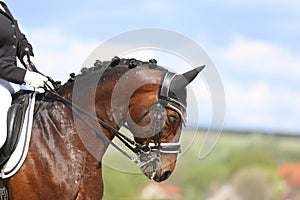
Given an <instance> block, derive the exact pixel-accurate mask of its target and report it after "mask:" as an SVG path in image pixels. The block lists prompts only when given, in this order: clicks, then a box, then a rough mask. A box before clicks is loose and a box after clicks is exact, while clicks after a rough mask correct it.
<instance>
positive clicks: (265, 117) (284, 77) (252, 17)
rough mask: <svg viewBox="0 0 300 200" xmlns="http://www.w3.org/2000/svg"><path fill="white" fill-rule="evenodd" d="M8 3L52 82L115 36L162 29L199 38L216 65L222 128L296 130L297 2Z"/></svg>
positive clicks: (299, 114)
mask: <svg viewBox="0 0 300 200" xmlns="http://www.w3.org/2000/svg"><path fill="white" fill-rule="evenodd" d="M6 3H7V4H8V5H9V7H10V9H11V11H12V12H13V13H14V15H15V17H16V18H17V19H18V21H19V24H20V26H21V28H22V30H23V32H25V34H26V35H27V37H28V39H29V40H30V41H31V43H32V45H33V46H34V48H35V54H36V63H37V65H38V67H39V69H40V70H41V71H43V72H45V73H47V74H49V75H51V76H53V77H54V78H56V79H59V80H65V79H66V77H67V75H68V74H69V73H70V72H73V71H75V72H77V71H78V70H79V69H80V67H81V64H82V63H83V61H84V59H85V58H86V57H87V56H88V55H89V54H90V53H91V52H92V51H93V50H94V49H95V48H96V47H97V46H98V45H100V44H101V43H102V42H104V41H106V40H108V39H110V38H111V37H113V36H116V35H118V34H120V33H123V32H126V31H131V30H134V29H138V28H145V27H155V28H162V29H168V30H172V31H176V32H178V33H180V34H183V35H185V36H187V37H189V38H190V39H192V40H194V41H195V42H197V43H198V44H199V45H200V46H201V47H202V48H203V49H204V50H205V51H206V53H207V54H208V55H209V56H210V58H211V59H212V61H213V62H214V64H215V66H216V68H217V70H218V72H219V73H220V76H221V78H222V80H223V84H224V90H225V95H226V119H225V123H224V127H225V128H239V129H255V130H264V131H284V132H294V133H300V123H299V119H300V106H299V102H300V87H299V86H300V56H299V55H300V26H299V24H300V12H299V11H300V10H299V8H300V2H299V1H297V0H285V1H271V0H260V1H258V0H253V1H238V0H218V1H217V0H211V1H196V0H194V1H189V0H188V1H179V0H160V1H159V0H139V1H138V0H134V1H109V0H105V1H101V0H87V1H84V2H83V1H79V0H74V1H57V0H52V1H37V0H26V1H17V0H9V1H6ZM146 53H147V52H144V54H143V55H145V54H146ZM194 87H197V86H194ZM201 91H202V90H201ZM204 93H205V91H203V96H204V97H203V98H208V99H209V94H204ZM203 103H207V100H205V101H203ZM199 104H200V105H201V106H202V104H201V103H199ZM201 106H200V108H199V109H201V108H202V107H201ZM203 107H204V108H203V110H200V111H199V112H200V113H202V115H201V116H200V118H201V119H200V121H201V123H200V124H201V125H203V126H207V125H209V123H210V117H209V116H207V115H209V113H210V111H209V110H205V109H206V108H205V107H206V106H203ZM206 114H207V115H206Z"/></svg>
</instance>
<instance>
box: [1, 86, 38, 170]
mask: <svg viewBox="0 0 300 200" xmlns="http://www.w3.org/2000/svg"><path fill="white" fill-rule="evenodd" d="M32 93H33V91H29V90H20V91H19V92H17V93H15V94H13V96H12V97H13V100H12V105H11V106H10V108H9V109H8V113H7V139H6V142H5V143H4V145H3V147H2V148H1V149H0V169H2V168H3V166H4V165H5V163H6V162H7V161H8V160H9V158H10V156H11V155H12V153H13V152H14V150H15V149H16V146H17V144H18V141H19V138H20V134H21V130H22V127H23V122H24V117H25V113H26V109H27V107H28V104H29V101H30V96H31V94H32Z"/></svg>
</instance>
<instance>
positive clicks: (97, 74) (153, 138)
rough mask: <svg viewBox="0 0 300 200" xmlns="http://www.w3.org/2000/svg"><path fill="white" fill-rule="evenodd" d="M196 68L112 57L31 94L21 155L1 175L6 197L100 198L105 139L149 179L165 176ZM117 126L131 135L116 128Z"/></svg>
mask: <svg viewBox="0 0 300 200" xmlns="http://www.w3.org/2000/svg"><path fill="white" fill-rule="evenodd" d="M202 69H203V67H198V68H195V69H193V70H191V71H189V72H186V73H184V74H179V75H178V74H175V73H172V72H169V71H168V70H166V69H164V68H163V67H161V66H158V65H157V64H156V62H154V61H153V60H151V61H150V62H142V61H139V60H135V59H119V58H117V59H116V58H114V59H113V60H112V61H110V62H100V61H97V62H96V63H95V66H94V67H91V68H88V69H86V68H84V69H82V71H81V74H78V75H77V76H72V78H70V80H69V81H67V83H65V84H64V85H62V86H61V87H60V88H59V89H58V90H57V91H54V92H53V91H51V90H48V91H46V93H45V94H39V95H38V96H37V101H36V105H35V106H36V111H35V113H34V118H33V128H32V139H31V142H30V147H29V151H28V155H27V158H26V160H25V162H24V164H23V166H22V167H21V168H20V170H19V171H18V173H17V174H15V175H14V176H12V177H11V178H8V179H5V180H4V181H5V185H6V187H7V188H8V191H9V197H10V199H14V200H18V199H31V200H37V199H43V200H46V199H67V200H70V199H101V198H102V196H103V182H102V172H101V170H102V163H101V159H102V157H103V155H104V153H105V151H106V149H107V148H108V145H110V144H111V145H114V147H115V148H117V149H118V150H120V151H121V153H123V154H124V155H125V156H127V157H128V158H130V159H131V160H132V161H133V162H136V163H137V162H139V163H140V169H141V171H142V172H143V173H144V174H145V175H146V176H147V177H148V178H149V179H153V180H154V181H156V182H161V181H164V180H166V179H167V178H168V177H169V176H170V174H171V173H172V172H173V170H174V168H175V164H176V159H177V155H178V153H179V152H180V143H179V138H180V133H181V129H182V124H183V123H185V122H186V116H185V115H186V86H187V85H188V84H189V83H190V82H191V81H192V80H193V79H194V78H195V77H196V76H197V74H198V73H199V72H200V71H201V70H202ZM74 113H75V114H74ZM80 113H81V114H80ZM91 113H92V114H93V115H91ZM79 118H80V120H79ZM122 126H125V127H126V128H128V130H130V132H131V133H132V135H133V137H134V138H133V139H130V138H129V137H126V136H124V135H122V134H121V133H120V132H119V129H120V127H122ZM97 130H98V131H97ZM114 137H118V138H119V139H120V140H121V141H122V142H123V143H124V144H125V146H126V147H128V148H129V149H131V150H132V151H133V152H134V154H133V155H135V156H136V157H137V159H134V158H133V157H130V156H128V151H122V150H121V148H120V147H119V146H118V145H116V144H115V143H113V142H111V140H112V139H113V138H114Z"/></svg>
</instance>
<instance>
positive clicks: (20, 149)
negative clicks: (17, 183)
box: [0, 92, 36, 179]
mask: <svg viewBox="0 0 300 200" xmlns="http://www.w3.org/2000/svg"><path fill="white" fill-rule="evenodd" d="M35 95H36V92H33V93H32V94H31V98H30V100H29V104H28V107H27V110H26V113H25V117H24V123H23V127H22V131H21V135H20V138H19V142H18V144H17V147H16V149H15V151H14V152H13V154H12V155H11V157H10V158H9V160H8V161H7V163H6V164H5V165H4V167H3V169H1V174H0V176H1V177H2V179H5V178H9V177H11V176H13V175H14V174H16V173H17V172H18V170H19V169H20V168H21V166H22V165H23V163H24V161H25V158H26V156H27V152H28V148H29V143H30V137H31V129H32V121H33V112H34V104H35Z"/></svg>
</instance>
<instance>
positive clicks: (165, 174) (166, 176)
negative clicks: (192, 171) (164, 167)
mask: <svg viewBox="0 0 300 200" xmlns="http://www.w3.org/2000/svg"><path fill="white" fill-rule="evenodd" d="M171 173H172V172H171V171H165V172H164V174H163V175H162V177H161V181H164V180H166V179H167V178H169V176H170V175H171Z"/></svg>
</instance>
